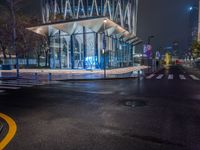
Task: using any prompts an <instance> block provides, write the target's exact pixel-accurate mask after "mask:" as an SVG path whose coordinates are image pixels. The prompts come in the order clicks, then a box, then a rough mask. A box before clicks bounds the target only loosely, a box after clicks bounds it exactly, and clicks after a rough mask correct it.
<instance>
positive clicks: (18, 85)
mask: <svg viewBox="0 0 200 150" xmlns="http://www.w3.org/2000/svg"><path fill="white" fill-rule="evenodd" d="M0 86H14V87H33V86H34V85H23V84H4V83H3V84H0Z"/></svg>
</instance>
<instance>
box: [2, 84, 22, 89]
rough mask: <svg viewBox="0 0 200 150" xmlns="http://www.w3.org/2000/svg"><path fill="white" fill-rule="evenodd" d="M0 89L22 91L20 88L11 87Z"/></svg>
mask: <svg viewBox="0 0 200 150" xmlns="http://www.w3.org/2000/svg"><path fill="white" fill-rule="evenodd" d="M0 89H4V90H19V89H21V88H20V87H12V86H11V87H9V86H1V85H0Z"/></svg>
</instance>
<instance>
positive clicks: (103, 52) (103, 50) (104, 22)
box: [102, 19, 107, 79]
mask: <svg viewBox="0 0 200 150" xmlns="http://www.w3.org/2000/svg"><path fill="white" fill-rule="evenodd" d="M106 23H107V19H104V21H103V25H104V34H103V35H104V36H103V49H102V54H103V56H104V78H105V79H106Z"/></svg>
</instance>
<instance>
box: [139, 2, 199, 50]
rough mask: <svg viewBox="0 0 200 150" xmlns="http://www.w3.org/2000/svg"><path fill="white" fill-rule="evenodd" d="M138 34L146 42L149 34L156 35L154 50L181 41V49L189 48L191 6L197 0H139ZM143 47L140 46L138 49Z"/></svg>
mask: <svg viewBox="0 0 200 150" xmlns="http://www.w3.org/2000/svg"><path fill="white" fill-rule="evenodd" d="M139 2H140V5H139V17H138V19H139V20H138V33H137V34H138V36H140V37H141V38H142V39H143V40H144V42H146V41H147V37H148V36H149V35H154V36H155V38H154V39H152V45H153V48H154V50H156V49H157V48H159V47H163V48H164V47H169V46H172V43H173V42H174V41H178V42H179V49H180V51H182V52H183V51H184V50H186V49H188V39H189V36H190V32H189V27H190V24H189V17H190V15H189V13H190V12H189V7H190V6H192V5H195V4H196V0H139ZM141 49H142V48H141V47H139V48H138V50H141Z"/></svg>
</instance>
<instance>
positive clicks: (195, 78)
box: [190, 75, 200, 81]
mask: <svg viewBox="0 0 200 150" xmlns="http://www.w3.org/2000/svg"><path fill="white" fill-rule="evenodd" d="M190 77H191V78H192V79H193V80H198V81H199V80H200V79H199V78H197V77H196V76H194V75H190Z"/></svg>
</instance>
